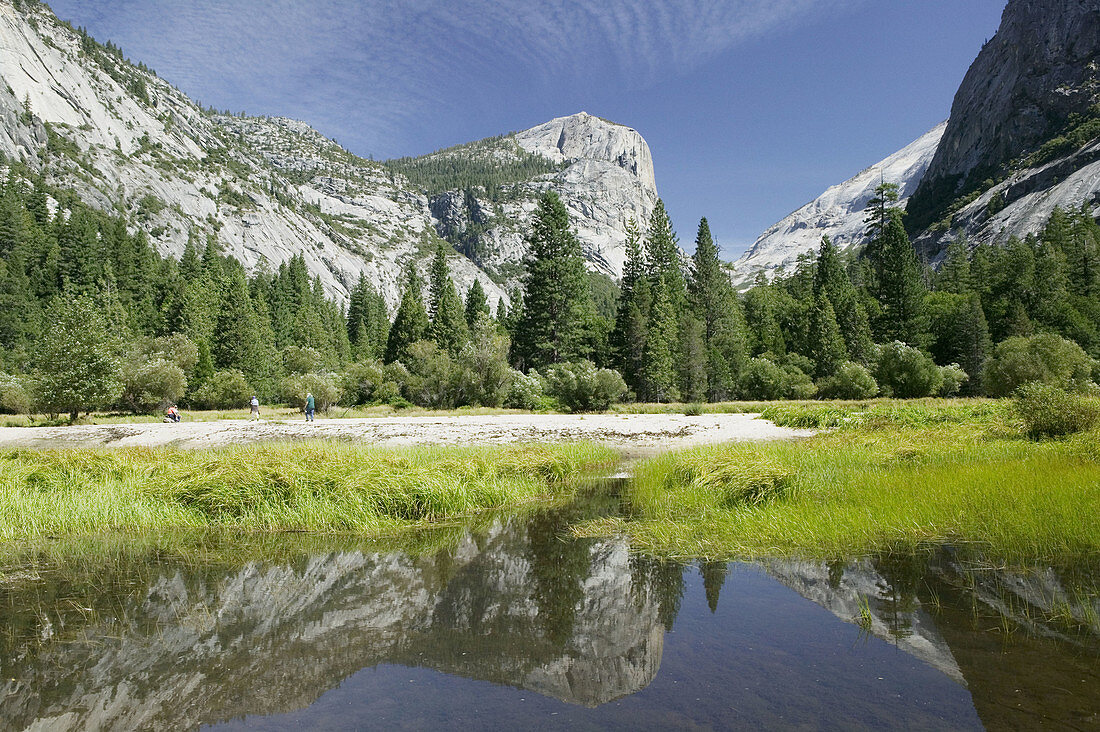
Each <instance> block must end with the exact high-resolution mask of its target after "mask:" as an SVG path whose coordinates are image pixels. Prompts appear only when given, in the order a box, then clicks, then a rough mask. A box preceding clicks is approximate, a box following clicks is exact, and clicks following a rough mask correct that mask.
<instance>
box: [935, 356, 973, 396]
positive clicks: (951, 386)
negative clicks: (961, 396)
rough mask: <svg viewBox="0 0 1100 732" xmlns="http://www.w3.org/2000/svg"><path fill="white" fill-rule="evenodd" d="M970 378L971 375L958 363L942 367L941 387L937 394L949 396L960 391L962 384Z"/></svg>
mask: <svg viewBox="0 0 1100 732" xmlns="http://www.w3.org/2000/svg"><path fill="white" fill-rule="evenodd" d="M969 380H970V376H969V375H968V374H967V373H966V372H965V371H963V369H962V366H959V365H958V364H957V363H953V364H950V365H948V366H941V367H940V388H939V389H937V390H936V396H941V397H949V396H955V395H956V394H958V393H959V389H961V388H962V385H963V384H965V383H966V382H967V381H969Z"/></svg>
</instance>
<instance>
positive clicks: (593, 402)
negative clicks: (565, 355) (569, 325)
mask: <svg viewBox="0 0 1100 732" xmlns="http://www.w3.org/2000/svg"><path fill="white" fill-rule="evenodd" d="M546 392H547V393H548V394H549V395H550V396H552V397H554V398H555V399H557V400H558V402H559V403H560V404H561V405H562V406H563V407H565V408H566V409H568V410H569V411H571V412H602V411H605V410H606V409H608V408H609V407H610V406H611V405H612V403H614V402H618V401H621V400H622V398H623V397H624V396H626V392H627V388H626V382H625V381H623V377H622V376H620V375H619V372H618V371H612V370H611V369H597V368H596V364H594V363H592V362H591V361H573V362H571V363H556V364H554V365H552V366H550V367H549V368H548V369H547V370H546Z"/></svg>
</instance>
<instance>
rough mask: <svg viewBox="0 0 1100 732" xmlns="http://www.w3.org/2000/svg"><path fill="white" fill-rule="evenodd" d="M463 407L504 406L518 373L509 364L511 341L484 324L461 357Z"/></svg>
mask: <svg viewBox="0 0 1100 732" xmlns="http://www.w3.org/2000/svg"><path fill="white" fill-rule="evenodd" d="M457 365H458V371H459V373H458V375H457V387H458V391H459V394H458V395H457V398H456V402H458V404H459V405H463V404H471V405H474V406H482V407H499V406H501V405H502V404H504V400H505V399H506V398H507V396H508V393H509V390H510V389H511V386H512V378H513V376H512V375H513V374H514V373H515V372H514V371H513V370H512V368H511V367H510V366H509V365H508V339H507V338H506V337H505V336H503V335H501V334H500V332H499V331H498V330H497V328H496V326H495V325H493V324H489V323H488V322H487V321H483V322H482V323H481V324H480V325H478V326H477V327H475V329H474V332H473V333H472V334H471V335H470V340H469V341H467V343H466V345H465V346H463V347H462V350H461V351H460V352H459V354H458V364H457Z"/></svg>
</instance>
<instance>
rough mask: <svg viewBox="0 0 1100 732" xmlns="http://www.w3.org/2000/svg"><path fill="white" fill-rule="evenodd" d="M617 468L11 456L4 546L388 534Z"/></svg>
mask: <svg viewBox="0 0 1100 732" xmlns="http://www.w3.org/2000/svg"><path fill="white" fill-rule="evenodd" d="M615 459H616V455H615V453H614V452H613V451H611V450H610V449H608V448H604V447H599V446H595V445H588V444H561V445H518V446H511V447H497V448H490V447H478V448H458V447H416V448H405V449H382V448H374V447H369V446H361V445H353V444H350V443H343V442H331V441H329V442H320V441H318V442H305V443H293V444H292V443H276V444H268V445H260V446H247V447H232V448H225V449H218V450H205V451H185V450H172V449H121V450H111V451H107V450H64V451H60V450H58V451H42V452H34V451H29V450H18V451H7V452H0V540H14V539H26V538H30V537H40V536H47V535H63V534H73V533H88V532H97V531H103V530H108V529H125V530H136V531H145V530H163V529H169V528H171V529H181V528H183V529H201V528H218V527H222V528H233V529H243V530H248V531H285V530H309V531H328V532H344V531H347V532H366V533H378V532H384V531H386V530H388V529H394V528H397V527H402V526H409V525H415V524H418V523H424V522H433V521H440V520H445V519H449V518H454V517H456V516H462V515H466V514H470V513H474V512H479V511H483V510H486V509H493V508H500V507H504V506H509V505H514V504H518V503H522V502H525V501H532V500H542V499H551V498H555V497H559V498H560V497H566V496H568V495H569V493H570V491H571V490H572V489H571V486H570V484H569V483H568V482H567V481H566V478H568V477H571V476H574V475H583V474H585V473H587V472H590V471H592V470H595V469H596V468H599V467H604V466H609V465H611V464H612V463H613V462H614V461H615Z"/></svg>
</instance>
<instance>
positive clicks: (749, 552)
mask: <svg viewBox="0 0 1100 732" xmlns="http://www.w3.org/2000/svg"><path fill="white" fill-rule="evenodd" d="M794 409H801V410H803V411H800V412H792V413H791V414H790V416H792V417H793V419H794V421H795V422H796V423H797V424H798V425H799V426H815V427H817V426H822V423H823V422H825V421H826V420H832V419H833V418H834V416H835V413H834V412H828V411H822V410H823V409H824V410H828V409H834V410H835V408H833V407H823V408H812V409H815V410H816V411H814V412H813V413H812V414H809V415H807V413H806V411H805V409H811V408H794ZM890 410H894V411H893V412H892V413H891V411H890ZM859 411H860V410H857V409H854V408H853V409H851V410H849V411H848V413H847V415H846V417H847V418H849V419H850V421H848V422H842V423H841V424H842V425H848V427H847V428H845V427H842V428H841V429H838V430H834V431H832V432H830V433H829V434H825V435H820V436H818V437H816V438H814V439H812V440H810V441H804V442H798V443H766V444H757V445H745V444H741V445H726V446H710V447H702V448H697V449H694V450H690V451H686V452H680V453H671V454H666V455H663V456H660V457H657V458H653V459H651V460H649V461H646V462H644V463H642V464H641V465H639V466H638V468H637V471H636V473H635V479H634V480H633V482H632V483H631V484H630V486H629V487H628V488H627V490H626V496H625V500H626V503H627V505H628V506H629V512H630V516H629V518H628V519H627V520H626V521H625V522H624V521H621V520H604V521H602V522H592V523H590V524H587V525H582V526H581V527H579V528H578V530H577V531H578V533H581V534H597V533H606V532H609V531H620V532H626V533H629V534H630V535H631V536H632V537H633V540H634V542H635V543H636V544H637V545H639V546H640V547H642V548H644V549H647V550H649V551H653V552H658V553H662V554H669V555H681V556H769V555H795V554H797V555H804V556H821V557H830V556H850V555H853V554H870V553H875V552H880V551H884V550H887V549H893V548H904V549H911V548H917V547H919V546H921V545H927V544H945V543H958V544H974V545H975V546H976V547H980V548H981V549H982V550H983V551H984V552H986V553H988V554H990V555H995V556H1000V557H1004V558H1010V559H1025V558H1026V559H1044V558H1056V557H1057V558H1063V557H1070V556H1100V521H1097V517H1098V516H1100V434H1098V433H1095V432H1093V433H1089V434H1082V435H1077V436H1076V437H1074V438H1072V439H1070V440H1066V441H1060V442H1056V441H1047V442H1031V441H1028V440H1026V439H1024V438H1023V436H1022V435H1021V433H1020V429H1019V426H1018V425H1016V424H1015V422H1014V421H1013V420H1014V418H1013V417H1012V415H1011V412H1010V409H1009V408H1008V407H1006V406H1002V405H998V404H995V403H983V402H977V403H972V404H968V405H949V406H947V407H945V408H943V409H941V410H940V412H939V413H938V414H937V413H936V409H935V407H934V406H929V405H925V406H923V407H921V406H920V405H913V406H912V407H910V408H901V409H900V410H899V409H897V408H895V407H894V406H892V405H888V407H886V408H879V409H877V410H876V408H875V407H874V406H871V407H870V408H868V409H866V410H863V413H862V414H857V413H858V412H859ZM857 418H858V421H857ZM782 419H783V417H782V416H780V420H782ZM914 425H919V426H914Z"/></svg>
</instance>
